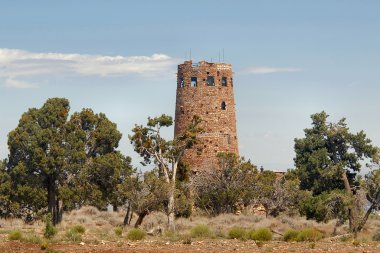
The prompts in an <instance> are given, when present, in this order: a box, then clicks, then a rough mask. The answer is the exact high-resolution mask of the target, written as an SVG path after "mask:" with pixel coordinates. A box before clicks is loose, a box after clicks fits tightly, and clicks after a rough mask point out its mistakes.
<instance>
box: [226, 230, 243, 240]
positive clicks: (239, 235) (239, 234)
mask: <svg viewBox="0 0 380 253" xmlns="http://www.w3.org/2000/svg"><path fill="white" fill-rule="evenodd" d="M247 236H248V234H247V231H246V230H245V229H244V228H240V227H235V228H231V229H230V230H229V231H228V237H229V238H230V239H240V240H245V239H247Z"/></svg>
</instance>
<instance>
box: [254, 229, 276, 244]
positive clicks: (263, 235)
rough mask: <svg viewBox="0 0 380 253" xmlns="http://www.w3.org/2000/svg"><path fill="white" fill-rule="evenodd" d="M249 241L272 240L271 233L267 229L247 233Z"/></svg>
mask: <svg viewBox="0 0 380 253" xmlns="http://www.w3.org/2000/svg"><path fill="white" fill-rule="evenodd" d="M249 239H251V240H255V241H261V242H267V241H270V240H272V232H271V231H270V230H269V229H267V228H259V229H258V230H256V231H252V232H250V233H249Z"/></svg>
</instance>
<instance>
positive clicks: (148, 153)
mask: <svg viewBox="0 0 380 253" xmlns="http://www.w3.org/2000/svg"><path fill="white" fill-rule="evenodd" d="M200 122H201V120H200V118H199V117H197V116H195V117H193V119H192V120H191V122H190V124H189V125H188V127H187V129H186V131H185V132H183V133H181V134H179V135H177V136H176V137H175V138H174V140H170V141H167V140H165V139H164V138H162V136H161V128H162V127H169V126H171V125H172V124H173V119H172V117H170V116H167V115H164V114H163V115H161V116H160V117H156V118H148V123H147V126H142V125H136V126H135V127H134V128H133V129H132V132H133V135H131V136H129V138H130V140H131V143H132V144H133V146H134V149H135V151H136V152H137V153H138V154H140V156H141V157H143V158H144V161H145V163H151V162H153V163H154V164H156V165H157V167H158V170H159V175H160V177H163V178H164V179H165V181H166V183H167V184H168V185H169V189H170V190H169V196H168V200H167V206H166V212H167V216H168V226H169V229H170V230H175V223H174V218H175V203H174V202H175V191H176V179H177V169H178V165H179V162H180V159H181V157H182V156H183V154H184V152H185V150H186V149H189V148H191V147H192V146H193V145H195V144H196V143H197V141H198V139H197V134H198V133H200V132H201V131H202V130H201V129H200V128H199V123H200Z"/></svg>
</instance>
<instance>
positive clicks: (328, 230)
mask: <svg viewBox="0 0 380 253" xmlns="http://www.w3.org/2000/svg"><path fill="white" fill-rule="evenodd" d="M124 215H125V212H123V211H119V212H112V211H99V210H98V209H96V208H95V207H83V208H81V209H80V210H74V211H72V212H70V213H67V214H65V215H64V217H63V221H62V223H61V224H60V225H59V226H57V228H58V234H57V235H56V236H55V238H54V239H53V240H55V241H60V240H62V241H64V240H65V233H66V231H68V230H70V229H72V228H73V227H75V226H76V225H82V226H83V227H85V229H86V231H85V233H84V234H83V235H82V240H83V241H84V242H86V243H90V244H99V243H100V242H101V241H113V242H119V241H120V240H126V236H125V235H127V234H128V231H129V230H131V229H132V226H133V224H134V222H135V221H136V219H137V217H136V216H134V218H133V219H132V222H131V225H132V226H126V227H124V228H123V227H122V224H123V219H124ZM166 222H167V217H166V215H165V214H164V213H161V212H154V213H151V214H150V215H148V216H147V217H146V218H145V219H144V222H143V224H142V226H141V229H142V230H144V231H149V230H151V229H155V228H158V227H160V228H161V229H163V230H164V231H165V228H166ZM335 223H336V221H330V222H328V223H317V222H315V221H310V220H306V219H305V218H302V217H289V216H286V215H281V216H279V217H277V218H272V217H269V218H266V217H265V216H256V215H251V214H241V215H234V214H222V215H219V216H217V217H207V216H193V217H191V218H179V219H177V220H176V228H177V232H176V234H175V235H172V237H173V238H174V239H175V238H177V239H176V240H181V238H185V237H186V235H189V234H190V232H191V230H192V228H194V227H195V226H197V225H200V224H204V225H206V226H207V227H208V228H209V229H210V231H211V233H213V234H214V235H215V237H216V238H228V231H229V230H231V228H236V227H238V228H243V229H246V230H251V229H258V228H269V229H270V230H272V231H275V233H274V235H273V236H274V238H273V239H274V240H282V236H281V235H279V234H284V233H285V231H287V230H289V229H295V230H302V229H305V228H315V229H317V230H318V231H320V232H322V233H323V234H324V236H325V237H330V236H332V233H333V231H334V227H335ZM0 225H1V228H0V234H1V233H3V234H5V233H6V234H8V233H9V231H12V230H20V231H23V233H30V234H35V235H36V236H39V237H41V238H42V237H43V229H44V223H43V222H41V221H38V222H35V223H34V224H32V225H27V224H24V223H23V222H22V221H21V220H18V219H7V220H4V219H2V220H0ZM117 227H121V228H122V234H123V235H124V236H122V237H121V236H120V235H117V234H116V233H115V232H114V231H115V228H117ZM378 227H380V217H379V216H375V215H373V216H371V218H370V219H369V220H368V223H367V225H366V227H365V229H364V230H363V232H362V233H360V234H359V239H360V240H371V238H372V235H373V234H374V232H375V231H376V230H377V229H378ZM347 231H348V226H347V225H343V226H340V227H339V228H338V230H337V234H345V233H347ZM276 233H279V234H276ZM167 237H168V234H167V233H164V235H162V236H161V237H159V236H156V237H155V240H161V239H162V240H166V239H168V238H167ZM169 237H170V236H169ZM148 238H151V239H152V237H149V236H148ZM178 238H179V239H178ZM174 239H173V240H174Z"/></svg>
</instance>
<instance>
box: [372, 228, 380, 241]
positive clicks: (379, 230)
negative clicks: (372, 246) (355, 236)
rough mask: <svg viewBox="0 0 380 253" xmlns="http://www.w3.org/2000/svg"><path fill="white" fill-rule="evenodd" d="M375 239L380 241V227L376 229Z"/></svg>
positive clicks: (373, 237) (373, 238)
mask: <svg viewBox="0 0 380 253" xmlns="http://www.w3.org/2000/svg"><path fill="white" fill-rule="evenodd" d="M372 240H373V241H377V242H378V241H380V229H378V230H376V231H375V233H374V234H373V236H372Z"/></svg>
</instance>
